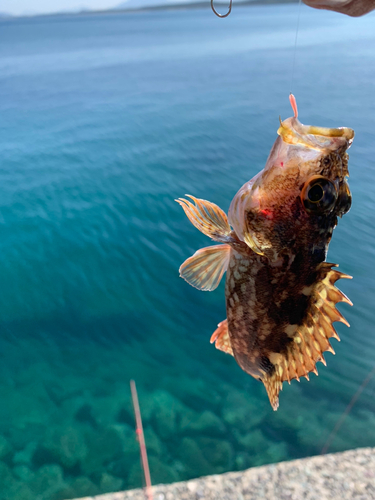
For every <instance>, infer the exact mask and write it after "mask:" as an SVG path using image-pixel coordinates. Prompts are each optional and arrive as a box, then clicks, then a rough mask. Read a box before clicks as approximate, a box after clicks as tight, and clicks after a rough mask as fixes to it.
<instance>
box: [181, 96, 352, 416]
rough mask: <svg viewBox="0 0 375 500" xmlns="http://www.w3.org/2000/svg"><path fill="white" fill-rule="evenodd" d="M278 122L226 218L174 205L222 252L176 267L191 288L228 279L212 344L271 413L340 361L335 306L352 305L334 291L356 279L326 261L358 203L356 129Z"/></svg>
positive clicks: (209, 206) (198, 202)
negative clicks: (334, 358) (263, 395)
mask: <svg viewBox="0 0 375 500" xmlns="http://www.w3.org/2000/svg"><path fill="white" fill-rule="evenodd" d="M290 103H291V105H292V109H293V116H292V117H290V118H287V119H285V120H283V121H282V120H281V118H279V121H280V126H279V128H278V130H277V134H278V137H277V139H276V141H275V143H274V145H273V147H272V149H271V151H270V154H269V156H268V159H267V161H266V165H265V167H264V169H263V170H261V171H260V172H259V173H258V174H257V175H255V177H254V178H253V179H251V180H250V181H248V182H247V183H246V184H244V185H243V186H242V187H241V189H240V190H239V191H238V192H237V194H236V195H235V197H234V198H233V200H232V202H231V204H230V207H229V212H228V216H227V215H226V214H225V212H224V211H223V210H222V209H221V208H220V207H218V206H217V205H215V204H214V203H211V202H209V201H206V200H203V199H198V198H196V197H194V196H191V195H185V196H186V198H179V199H177V200H175V201H177V202H178V203H179V204H180V205H181V207H182V208H183V210H184V212H185V214H186V215H187V217H188V219H189V220H190V222H191V223H192V224H193V225H194V226H195V227H196V228H197V229H199V231H201V232H202V233H203V234H205V235H206V236H208V237H210V238H211V239H212V240H214V241H215V242H217V243H219V244H218V245H213V246H209V247H206V248H201V249H200V250H198V251H197V252H195V253H194V255H193V256H192V257H190V258H188V259H187V260H186V261H185V262H184V263H183V264H182V265H181V267H180V270H179V271H180V276H181V277H182V278H183V279H184V280H186V281H187V282H188V283H189V284H190V285H192V286H193V287H195V288H197V289H199V290H204V291H212V290H214V289H216V288H217V287H218V285H219V283H220V281H221V279H222V277H223V275H224V273H225V272H226V280H225V298H226V313H227V319H225V320H224V321H221V322H220V323H219V324H218V327H217V329H216V330H215V332H214V333H213V335H212V337H211V343H215V347H216V348H217V349H219V350H221V351H223V352H225V353H227V354H230V355H232V356H234V358H235V360H236V361H237V363H238V365H239V366H240V367H241V368H242V369H243V370H244V371H245V372H246V373H248V374H249V375H251V376H252V377H254V378H255V379H257V380H260V381H261V382H263V384H264V386H265V389H266V391H267V394H268V398H269V401H270V403H271V406H272V408H273V409H274V410H277V408H278V406H279V392H280V390H282V386H283V382H285V381H287V382H288V383H289V384H290V382H291V380H293V379H297V380H298V381H300V378H301V377H306V378H307V379H308V380H309V373H311V372H313V373H315V374H316V375H317V374H318V372H317V368H316V365H317V362H318V361H319V362H322V363H323V364H324V365H326V361H325V358H324V353H325V352H326V351H328V352H331V353H333V354H334V353H335V352H334V350H333V348H332V346H331V343H330V339H331V338H335V339H337V340H340V339H339V336H338V334H337V332H336V330H335V328H334V326H333V323H334V322H336V321H339V322H342V323H344V324H345V325H347V326H349V323H348V322H347V320H346V319H345V318H344V316H343V315H342V314H341V312H339V310H338V309H337V307H336V305H337V304H338V303H339V302H344V303H346V304H349V305H352V302H351V301H350V299H348V297H347V296H346V295H345V294H344V293H343V292H342V291H340V290H339V289H338V288H337V287H336V285H335V283H336V281H337V280H339V279H341V278H347V279H351V276H349V275H347V274H344V273H342V272H339V271H338V270H337V267H338V265H337V264H332V263H329V262H327V261H326V257H327V251H328V246H329V243H330V240H331V238H332V233H333V229H334V228H335V227H336V225H337V222H338V218H341V217H342V216H343V215H345V214H346V213H347V212H348V211H349V209H350V207H351V203H352V196H351V191H350V188H349V184H348V181H347V178H348V177H349V171H348V159H349V156H348V153H347V150H348V149H349V147H350V146H351V144H352V142H353V138H354V131H353V130H352V129H351V128H348V127H339V128H325V127H317V126H311V125H303V124H302V123H301V122H300V121H299V119H298V109H297V103H296V99H295V97H294V96H293V95H292V94H291V95H290Z"/></svg>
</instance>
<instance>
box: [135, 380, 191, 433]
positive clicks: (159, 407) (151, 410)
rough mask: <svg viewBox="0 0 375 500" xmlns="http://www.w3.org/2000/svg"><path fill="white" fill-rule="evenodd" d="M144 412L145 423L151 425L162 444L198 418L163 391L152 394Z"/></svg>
mask: <svg viewBox="0 0 375 500" xmlns="http://www.w3.org/2000/svg"><path fill="white" fill-rule="evenodd" d="M146 410H147V411H146V415H147V416H148V420H146V422H147V421H149V422H150V423H151V424H152V426H153V428H154V429H155V431H156V433H157V435H158V436H159V437H160V438H161V440H162V442H163V441H164V440H165V441H167V440H169V439H172V438H175V437H176V435H177V434H178V433H179V432H180V431H181V430H182V431H183V430H185V429H186V428H187V427H189V425H190V424H191V423H192V422H194V421H195V420H196V419H197V418H198V414H197V413H196V412H194V411H192V410H191V409H190V408H188V407H187V406H185V405H184V404H183V403H181V401H179V400H178V399H177V398H175V397H173V396H172V395H171V394H170V393H169V392H167V391H163V390H159V391H155V392H154V393H152V396H151V400H150V401H149V403H148V405H147V408H146ZM142 416H143V409H142Z"/></svg>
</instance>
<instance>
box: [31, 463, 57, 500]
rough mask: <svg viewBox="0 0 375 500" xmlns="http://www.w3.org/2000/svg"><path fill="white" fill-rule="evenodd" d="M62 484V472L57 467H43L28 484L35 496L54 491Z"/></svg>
mask: <svg viewBox="0 0 375 500" xmlns="http://www.w3.org/2000/svg"><path fill="white" fill-rule="evenodd" d="M63 484H64V483H63V471H62V468H61V467H60V466H59V465H43V466H42V467H40V469H39V470H38V471H37V472H36V473H35V476H34V478H33V479H32V480H31V481H30V482H29V483H28V485H29V487H30V488H31V490H32V491H33V492H34V493H35V495H36V496H37V495H43V494H46V492H47V491H48V490H55V489H56V488H57V487H59V486H61V485H63Z"/></svg>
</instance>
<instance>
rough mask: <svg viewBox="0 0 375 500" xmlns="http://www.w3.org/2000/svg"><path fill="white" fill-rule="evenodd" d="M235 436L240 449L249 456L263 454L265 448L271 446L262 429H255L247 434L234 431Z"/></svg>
mask: <svg viewBox="0 0 375 500" xmlns="http://www.w3.org/2000/svg"><path fill="white" fill-rule="evenodd" d="M233 436H234V438H235V439H236V441H237V443H238V444H239V445H240V447H241V448H243V449H244V450H245V451H246V453H248V454H249V455H258V454H263V452H264V450H265V448H267V446H269V444H270V442H269V441H268V440H267V439H266V438H265V436H264V435H263V433H262V431H261V430H260V429H254V430H252V431H251V432H247V433H246V434H242V433H241V432H239V431H238V430H237V429H233Z"/></svg>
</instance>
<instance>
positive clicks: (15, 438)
mask: <svg viewBox="0 0 375 500" xmlns="http://www.w3.org/2000/svg"><path fill="white" fill-rule="evenodd" d="M45 432H46V425H45V424H44V423H37V422H27V423H24V422H14V424H13V425H11V426H10V427H9V435H8V440H9V442H10V443H11V444H12V446H13V447H14V448H15V449H16V450H22V449H25V448H26V447H28V446H29V445H30V444H31V443H36V442H38V441H40V440H41V439H43V437H44V435H45Z"/></svg>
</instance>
